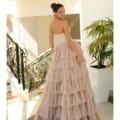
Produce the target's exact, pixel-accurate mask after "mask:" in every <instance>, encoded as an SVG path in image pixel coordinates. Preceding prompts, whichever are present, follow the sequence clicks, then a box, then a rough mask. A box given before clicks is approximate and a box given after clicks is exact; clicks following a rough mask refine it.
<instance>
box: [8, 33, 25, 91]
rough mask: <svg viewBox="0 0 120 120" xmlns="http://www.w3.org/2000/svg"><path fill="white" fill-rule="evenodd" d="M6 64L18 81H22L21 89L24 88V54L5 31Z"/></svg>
mask: <svg viewBox="0 0 120 120" xmlns="http://www.w3.org/2000/svg"><path fill="white" fill-rule="evenodd" d="M7 43H8V44H7V45H8V46H7V65H8V66H9V68H10V69H11V71H12V72H13V74H14V75H15V77H16V78H17V79H18V83H19V84H20V83H21V82H22V85H23V90H25V80H24V54H25V51H24V49H22V48H21V47H20V46H19V45H18V44H17V43H16V42H15V41H14V40H13V39H12V37H11V36H10V35H9V34H8V33H7Z"/></svg>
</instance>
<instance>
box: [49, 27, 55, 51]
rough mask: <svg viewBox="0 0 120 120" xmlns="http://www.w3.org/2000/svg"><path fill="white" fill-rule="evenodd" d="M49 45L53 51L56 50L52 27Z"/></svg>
mask: <svg viewBox="0 0 120 120" xmlns="http://www.w3.org/2000/svg"><path fill="white" fill-rule="evenodd" d="M49 44H50V48H51V49H52V51H53V50H54V41H53V32H52V30H51V25H50V27H49Z"/></svg>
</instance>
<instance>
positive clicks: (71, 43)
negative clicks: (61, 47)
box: [63, 21, 81, 57]
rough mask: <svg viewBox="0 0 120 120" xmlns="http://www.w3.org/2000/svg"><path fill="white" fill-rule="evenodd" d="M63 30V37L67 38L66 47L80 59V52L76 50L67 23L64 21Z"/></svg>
mask: <svg viewBox="0 0 120 120" xmlns="http://www.w3.org/2000/svg"><path fill="white" fill-rule="evenodd" d="M63 29H64V33H65V36H66V38H67V42H68V45H69V46H70V48H71V49H72V50H73V51H74V52H75V53H76V56H79V57H81V54H80V51H79V50H78V48H77V47H76V46H75V44H74V42H73V41H72V38H71V34H70V32H69V27H68V23H67V21H64V23H63Z"/></svg>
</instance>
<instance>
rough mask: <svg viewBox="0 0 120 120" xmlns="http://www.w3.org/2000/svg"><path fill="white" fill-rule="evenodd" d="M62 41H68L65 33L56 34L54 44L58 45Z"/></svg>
mask: <svg viewBox="0 0 120 120" xmlns="http://www.w3.org/2000/svg"><path fill="white" fill-rule="evenodd" d="M62 43H67V40H66V37H65V34H64V33H59V34H54V45H55V46H58V45H60V44H62Z"/></svg>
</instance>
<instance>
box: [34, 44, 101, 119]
mask: <svg viewBox="0 0 120 120" xmlns="http://www.w3.org/2000/svg"><path fill="white" fill-rule="evenodd" d="M75 45H76V46H77V47H78V49H79V51H80V52H81V53H82V50H81V47H80V45H79V44H78V43H75ZM55 48H56V49H55V51H54V52H53V55H52V61H51V63H50V65H49V69H48V72H47V75H46V83H45V88H44V92H43V95H42V98H41V103H40V106H39V109H38V110H37V113H36V116H35V120H99V115H98V111H97V107H96V103H95V101H94V94H93V91H92V89H91V84H90V80H89V75H88V70H87V67H86V63H85V59H84V62H83V63H82V64H78V63H77V61H76V54H75V53H74V52H73V51H72V49H71V48H70V47H69V46H68V44H67V43H62V44H60V45H58V46H56V47H55ZM83 58H84V57H83Z"/></svg>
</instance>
